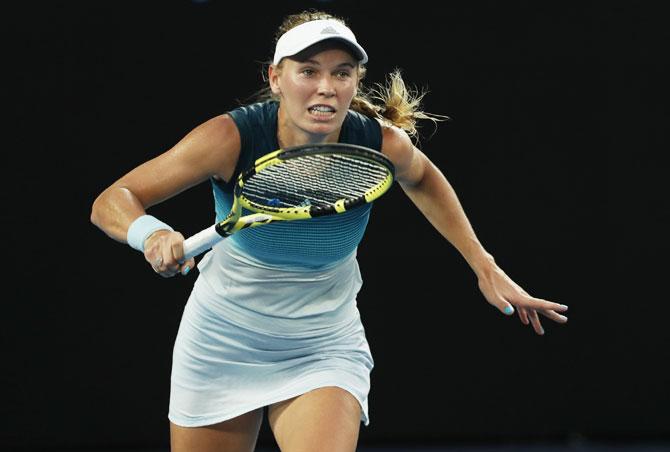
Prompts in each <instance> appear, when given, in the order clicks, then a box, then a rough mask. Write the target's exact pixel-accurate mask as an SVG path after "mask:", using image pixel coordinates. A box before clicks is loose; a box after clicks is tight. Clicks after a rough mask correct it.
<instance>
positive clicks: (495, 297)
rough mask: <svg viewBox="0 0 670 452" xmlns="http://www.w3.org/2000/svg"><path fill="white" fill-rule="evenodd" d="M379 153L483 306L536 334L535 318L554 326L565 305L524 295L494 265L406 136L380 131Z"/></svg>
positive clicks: (443, 182)
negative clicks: (457, 256)
mask: <svg viewBox="0 0 670 452" xmlns="http://www.w3.org/2000/svg"><path fill="white" fill-rule="evenodd" d="M382 152H383V153H384V154H386V155H387V156H388V157H389V159H390V160H391V161H392V162H393V164H394V165H395V167H396V180H397V181H398V183H399V184H400V186H401V187H402V189H403V191H404V192H405V194H406V195H407V196H408V197H409V198H410V199H411V200H412V202H413V203H414V205H415V206H416V207H417V208H418V209H419V211H421V213H422V214H423V215H424V216H425V217H426V219H427V220H428V221H429V222H430V223H431V224H432V225H433V227H434V228H435V229H436V230H437V231H438V232H439V233H440V234H441V235H442V236H443V237H445V238H446V239H447V240H448V241H449V242H450V243H451V244H452V245H453V246H454V247H455V248H456V249H457V250H458V251H459V253H461V255H462V256H463V258H464V259H465V260H466V262H467V263H468V265H470V267H471V268H472V270H473V271H474V273H475V274H476V275H477V278H478V283H479V288H480V290H481V291H482V293H483V294H484V296H485V297H486V299H487V301H488V302H489V303H490V304H492V305H493V306H495V307H497V308H498V309H499V310H500V311H501V312H503V313H505V314H507V315H511V314H513V313H514V309H513V308H512V306H515V307H516V308H517V310H518V311H519V317H520V319H521V321H522V322H523V323H524V324H528V323H531V324H532V325H533V328H534V329H535V331H536V332H537V333H538V334H543V333H544V330H543V328H542V325H541V324H540V321H539V318H538V315H537V314H538V313H540V314H542V315H544V316H545V317H547V318H549V319H551V320H554V321H556V322H559V323H564V322H566V321H567V317H565V316H563V315H561V314H559V313H558V312H564V311H566V310H567V306H565V305H562V304H558V303H553V302H550V301H547V300H543V299H539V298H535V297H532V296H530V295H529V294H528V293H527V292H526V291H525V290H524V289H523V288H521V287H520V286H519V285H518V284H516V283H515V282H514V281H512V279H511V278H510V277H509V276H507V275H506V274H505V272H503V271H502V270H501V269H500V267H498V265H497V264H496V262H495V260H494V258H493V256H492V255H491V254H490V253H488V252H487V251H486V250H485V249H484V247H483V246H482V244H481V243H480V241H479V239H478V238H477V235H476V234H475V232H474V230H473V228H472V225H471V224H470V221H469V220H468V218H467V216H466V215H465V212H464V210H463V207H462V206H461V203H460V201H459V199H458V196H457V195H456V192H455V191H454V189H453V187H452V186H451V184H450V183H449V181H448V180H447V178H446V177H445V176H444V174H443V173H442V171H441V170H440V169H439V168H437V166H435V164H433V162H431V161H430V159H428V157H426V155H425V154H424V153H423V152H421V151H420V150H419V149H417V148H416V147H415V146H414V145H413V144H412V141H411V139H410V138H409V136H408V135H407V133H406V132H404V131H403V130H401V129H399V128H396V127H384V128H383V139H382Z"/></svg>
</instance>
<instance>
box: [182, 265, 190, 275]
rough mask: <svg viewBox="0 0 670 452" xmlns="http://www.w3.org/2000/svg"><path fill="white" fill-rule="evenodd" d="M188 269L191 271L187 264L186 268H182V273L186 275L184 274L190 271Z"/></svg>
mask: <svg viewBox="0 0 670 452" xmlns="http://www.w3.org/2000/svg"><path fill="white" fill-rule="evenodd" d="M190 271H191V267H190V266H189V265H187V266H186V268H185V269H184V271H183V272H182V275H184V276H186V275H188V272H190Z"/></svg>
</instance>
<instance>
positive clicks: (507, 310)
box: [505, 306, 514, 315]
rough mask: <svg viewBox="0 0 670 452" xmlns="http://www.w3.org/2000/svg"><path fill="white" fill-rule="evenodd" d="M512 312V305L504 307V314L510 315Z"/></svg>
mask: <svg viewBox="0 0 670 452" xmlns="http://www.w3.org/2000/svg"><path fill="white" fill-rule="evenodd" d="M512 313H514V308H513V307H512V306H507V307H506V308H505V314H507V315H510V314H512Z"/></svg>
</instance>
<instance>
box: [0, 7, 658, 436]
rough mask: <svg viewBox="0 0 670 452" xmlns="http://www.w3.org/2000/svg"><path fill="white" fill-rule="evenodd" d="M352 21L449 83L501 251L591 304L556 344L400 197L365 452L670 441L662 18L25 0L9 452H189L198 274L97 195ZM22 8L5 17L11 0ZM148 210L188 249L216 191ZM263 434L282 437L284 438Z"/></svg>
mask: <svg viewBox="0 0 670 452" xmlns="http://www.w3.org/2000/svg"><path fill="white" fill-rule="evenodd" d="M309 7H315V8H320V9H324V10H326V11H328V12H331V13H334V14H337V15H341V16H343V17H344V18H346V19H348V22H349V25H350V26H351V27H352V29H353V30H354V32H355V33H356V35H357V37H358V39H359V41H360V42H361V43H363V45H364V46H365V48H366V50H367V51H368V53H369V55H370V62H369V63H368V77H367V82H368V83H375V82H381V81H383V80H384V77H385V74H387V73H388V72H390V71H391V70H393V69H394V68H396V67H399V68H401V69H402V71H403V75H404V78H405V80H406V82H408V83H409V84H411V85H414V86H416V87H417V88H427V89H428V90H429V91H430V92H429V94H428V95H427V96H426V98H425V102H424V107H425V109H426V110H427V111H429V112H433V113H439V114H444V115H448V116H450V117H452V119H453V120H452V121H451V122H449V123H441V124H440V125H439V126H438V127H437V130H435V129H434V128H433V126H432V125H431V123H425V124H424V125H423V128H422V137H421V147H422V148H423V149H424V151H425V152H426V153H427V155H428V156H429V157H430V158H431V159H432V160H433V161H434V162H435V163H436V164H437V165H438V166H439V167H440V168H441V169H442V170H443V171H444V173H445V174H446V176H447V178H448V179H449V180H450V182H451V183H452V185H453V186H454V188H455V189H456V191H457V193H458V194H459V197H460V199H461V202H462V204H463V206H464V208H465V210H466V213H467V214H468V216H469V218H470V220H471V222H472V223H473V226H474V228H475V230H476V231H477V233H478V235H479V237H480V239H481V241H482V243H483V244H484V246H485V247H486V248H487V249H488V250H489V251H490V252H491V253H492V254H493V255H494V256H495V258H496V260H497V261H498V263H499V264H500V266H501V267H502V268H503V269H504V270H505V271H506V272H507V273H508V274H509V275H510V276H511V277H512V278H513V279H514V280H515V281H517V282H518V283H519V284H520V285H521V286H523V287H524V288H525V289H526V290H528V291H529V292H530V293H531V294H534V295H536V296H539V297H542V298H546V299H549V300H552V301H557V302H561V303H565V304H568V305H569V306H570V312H569V317H570V321H569V323H568V324H566V325H562V326H561V325H557V324H553V323H551V322H550V321H548V320H546V319H545V321H544V322H543V324H544V326H545V329H546V332H547V334H546V335H545V336H544V337H538V336H536V335H535V334H534V333H533V331H532V329H531V328H529V327H525V326H523V325H522V324H521V323H520V322H519V321H518V318H517V317H515V318H506V317H505V316H503V315H502V314H500V313H499V312H498V311H496V310H495V309H494V308H493V307H491V306H490V305H488V304H487V303H486V301H485V300H484V298H483V296H482V295H481V294H480V293H479V291H478V289H477V281H476V279H475V277H474V274H473V273H472V272H471V271H470V269H469V268H468V266H467V264H466V263H465V261H464V260H463V259H462V258H461V257H460V255H458V253H457V252H456V251H455V250H454V249H453V248H452V247H451V246H450V245H449V244H448V243H447V242H446V241H445V240H443V239H442V238H440V237H439V236H438V234H437V233H436V232H435V231H434V230H433V229H432V228H431V226H430V225H429V224H428V222H427V221H426V220H425V219H424V218H423V217H422V216H421V215H420V214H419V213H418V211H416V209H415V208H414V207H413V206H412V205H411V203H410V202H409V201H408V200H407V199H406V198H405V196H404V195H403V193H402V191H401V190H400V188H399V187H397V186H396V187H394V188H393V189H392V190H391V191H390V192H389V194H388V195H387V196H386V197H384V198H383V199H382V200H380V201H379V202H378V203H377V204H376V205H375V208H374V213H373V216H372V218H371V222H370V225H369V229H368V234H367V235H366V237H365V239H364V240H363V242H362V244H361V246H360V247H359V260H360V264H361V268H362V272H363V276H364V280H365V285H364V288H363V289H362V292H361V293H360V296H359V300H358V301H359V310H360V312H361V315H362V317H363V322H364V325H365V326H366V332H367V336H368V340H369V342H370V345H371V348H372V351H373V356H374V358H375V369H374V370H373V373H372V391H371V393H370V415H371V424H370V426H369V427H367V428H362V430H361V444H376V443H396V444H410V443H432V444H437V443H440V444H442V443H446V444H454V443H455V442H470V441H495V442H505V441H539V440H548V441H558V442H565V443H569V444H579V443H581V442H585V441H591V440H594V441H596V440H606V441H613V442H627V441H642V440H663V439H669V438H670V422H669V421H670V394H669V390H668V383H669V381H668V380H669V378H668V376H669V374H670V373H669V372H668V371H667V370H666V366H667V362H668V358H670V353H669V352H668V345H669V342H670V341H669V339H670V334H668V329H667V326H666V324H667V319H668V311H669V309H668V307H667V305H668V301H669V300H668V295H667V289H666V287H665V284H664V283H665V279H667V277H666V273H667V272H666V269H667V253H668V244H667V241H666V240H665V239H664V237H663V234H664V232H665V226H666V225H667V224H668V222H667V210H668V209H667V203H666V202H665V199H664V194H665V192H666V191H667V190H665V184H664V180H663V173H664V168H665V166H664V163H662V160H660V159H659V156H660V154H661V153H662V151H665V150H667V148H668V146H667V145H668V140H667V125H668V118H669V116H670V114H669V110H668V106H667V102H666V101H665V97H666V94H667V88H666V87H665V84H667V81H668V80H669V79H670V78H669V77H668V75H669V74H668V68H667V48H668V47H667V42H668V40H667V37H668V36H667V35H668V32H667V31H665V28H664V27H665V25H664V24H663V22H662V20H661V17H662V15H661V14H660V11H657V10H654V9H652V8H650V7H646V6H643V4H642V6H641V5H640V4H639V3H637V2H635V3H633V2H630V3H628V4H626V3H622V4H613V3H609V2H608V3H606V4H605V3H603V4H600V3H593V2H575V3H567V4H566V3H564V2H550V3H546V2H530V1H529V2H443V3H442V4H433V3H432V2H424V1H414V2H411V3H407V4H400V5H396V6H392V5H391V4H389V3H387V2H373V1H368V2H365V1H330V2H327V1H322V2H317V1H293V2H273V3H271V4H270V3H268V4H266V3H259V2H224V1H209V2H206V1H205V2H190V1H186V0H184V1H170V2H158V1H156V2H55V3H54V2H26V3H22V4H21V7H20V8H19V9H17V6H16V5H14V6H12V11H11V14H9V13H10V11H9V9H7V10H6V11H5V14H3V19H2V22H3V27H2V30H1V31H0V33H2V48H3V60H4V61H5V64H4V69H3V79H4V80H5V83H3V89H2V103H3V107H4V113H3V116H4V121H3V128H4V129H5V130H4V131H3V138H4V140H3V141H4V146H3V150H4V155H5V164H4V165H3V168H4V172H5V178H4V179H5V180H4V182H3V190H2V192H3V194H2V201H3V205H5V206H6V207H5V209H3V210H4V211H3V212H2V224H3V235H4V238H5V241H6V243H7V244H9V251H10V253H9V256H10V259H9V260H7V261H6V262H5V269H4V270H5V271H4V277H3V281H4V284H3V286H4V290H3V296H2V298H3V309H2V314H1V315H0V320H1V322H2V329H1V333H0V338H1V340H2V351H3V355H4V357H3V358H4V359H3V360H2V368H1V369H2V377H1V378H2V380H1V381H0V388H1V389H2V394H1V396H2V400H1V401H0V419H1V420H2V422H0V446H4V447H7V448H19V447H44V448H47V447H52V448H68V447H72V448H77V447H78V448H104V447H117V448H121V447H128V448H130V447H166V446H167V444H168V421H167V408H168V397H169V379H170V366H171V353H172V346H173V341H174V338H175V336H176V332H177V328H178V324H179V320H180V317H181V313H182V310H183V306H184V303H185V301H186V299H187V297H188V294H189V291H190V288H191V286H192V284H193V282H194V280H195V278H196V277H197V272H192V273H191V274H190V275H188V277H185V278H183V277H176V278H172V279H169V280H164V279H162V278H160V277H158V276H156V275H154V274H153V273H152V271H151V269H150V268H149V266H148V265H147V264H146V263H145V262H144V261H143V259H142V257H141V255H139V254H138V253H137V252H136V251H134V250H132V249H130V248H129V247H127V246H124V245H121V244H118V243H115V242H114V241H112V240H110V239H109V238H107V237H106V236H105V234H104V233H102V232H101V231H100V230H98V229H97V228H96V227H95V226H93V225H92V224H91V223H90V222H89V215H90V207H91V204H92V202H93V200H94V199H95V197H96V196H97V195H98V194H99V193H100V192H101V191H102V190H104V189H105V188H106V187H107V186H108V185H109V184H111V183H112V182H113V181H114V180H115V179H116V178H118V177H120V176H121V175H122V174H124V173H125V172H127V171H129V170H130V169H132V168H133V167H134V166H136V165H137V164H139V163H141V162H143V161H145V160H147V159H149V158H152V157H153V156H155V155H157V154H159V153H161V152H163V151H165V150H167V149H168V148H170V147H171V146H172V145H174V144H175V143H176V142H177V141H178V140H179V139H180V138H181V137H183V136H184V135H185V134H186V133H187V132H188V131H189V130H191V129H192V128H194V127H195V126H196V125H198V124H199V123H201V122H203V121H205V120H206V119H209V118H210V117H212V116H215V115H218V114H221V113H223V112H225V111H226V110H228V109H231V108H234V107H236V106H237V105H238V101H243V100H244V99H246V98H247V97H248V96H250V95H251V94H253V93H254V92H255V91H256V90H257V89H258V88H260V87H261V86H262V83H263V82H262V80H261V76H260V69H261V65H260V62H261V61H265V60H268V59H269V58H270V57H271V55H272V52H273V48H272V37H273V35H274V32H275V30H276V28H277V27H278V25H279V24H280V22H281V19H282V17H283V16H284V15H286V14H290V13H295V12H299V11H300V10H302V9H305V8H309ZM3 8H8V6H3ZM150 213H152V214H154V215H156V216H158V217H159V218H161V219H163V220H164V221H166V222H167V223H169V224H171V225H173V226H175V227H176V228H177V229H179V230H181V231H182V232H183V233H184V235H186V236H188V235H190V234H193V233H195V232H198V231H199V230H200V229H202V228H203V227H205V226H207V225H209V224H210V222H211V221H212V220H213V216H214V213H213V201H212V199H211V194H210V188H209V186H208V185H207V184H202V185H201V186H198V187H195V188H193V189H191V190H189V191H188V192H185V193H183V194H181V195H180V196H178V197H176V198H173V199H171V200H169V201H166V202H165V203H164V204H161V205H160V206H157V207H155V208H153V209H152V210H151V211H150ZM260 444H272V439H271V434H270V432H269V428H268V427H267V425H264V427H263V430H262V432H261V442H260Z"/></svg>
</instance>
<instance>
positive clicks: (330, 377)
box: [168, 101, 381, 427]
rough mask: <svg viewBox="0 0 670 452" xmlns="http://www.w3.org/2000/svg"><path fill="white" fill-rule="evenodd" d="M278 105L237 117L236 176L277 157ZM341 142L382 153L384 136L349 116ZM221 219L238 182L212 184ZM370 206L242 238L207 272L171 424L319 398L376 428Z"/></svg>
mask: <svg viewBox="0 0 670 452" xmlns="http://www.w3.org/2000/svg"><path fill="white" fill-rule="evenodd" d="M277 111H278V104H277V103H276V102H273V101H268V102H263V103H257V104H252V105H249V106H246V107H240V108H238V109H235V110H232V111H231V112H229V114H230V115H231V117H232V118H233V120H234V121H235V123H236V125H237V127H238V129H239V131H240V136H241V139H242V147H241V151H240V158H239V160H238V163H237V167H236V169H235V175H234V177H233V178H231V180H233V181H234V180H235V179H236V176H237V175H238V174H239V173H240V172H242V171H244V170H245V169H246V168H248V167H250V166H251V164H252V162H254V161H255V160H256V159H257V158H258V157H260V156H262V155H264V154H266V153H268V152H271V151H275V150H277V149H278V148H279V145H278V143H277V138H276V137H277ZM340 142H341V143H350V144H357V145H362V146H367V147H369V148H372V149H376V150H380V149H381V128H380V126H379V123H378V122H377V121H376V120H374V119H371V118H368V117H366V116H363V115H360V114H358V113H356V112H353V111H350V112H349V113H348V114H347V117H346V119H345V121H344V124H343V126H342V130H341V133H340ZM212 189H213V193H214V201H215V211H216V219H217V221H220V220H222V219H223V218H224V217H225V215H226V214H227V213H228V211H229V210H230V206H231V204H232V191H233V184H230V183H223V182H219V181H216V180H212ZM370 209H371V206H370V205H369V204H367V205H363V206H359V207H357V208H355V209H352V210H351V211H348V212H345V213H343V214H340V215H336V216H331V217H320V218H315V219H311V220H306V221H291V222H279V223H272V224H268V225H264V226H261V227H259V228H249V229H244V230H242V231H240V232H238V233H236V234H234V235H233V236H231V237H230V238H228V239H226V240H223V241H222V242H220V243H219V244H217V245H216V246H214V248H213V249H212V250H211V251H209V252H208V253H207V254H205V255H204V256H203V258H202V259H201V260H200V262H199V263H198V270H199V275H198V278H197V280H196V282H195V285H194V287H193V290H192V292H191V295H190V297H189V299H188V302H187V303H186V306H185V308H184V312H183V315H182V319H181V323H180V326H179V331H178V333H177V338H176V341H175V345H174V352H173V359H172V375H171V387H170V408H169V414H168V418H169V419H170V421H171V422H173V423H174V424H177V425H180V426H184V427H196V426H205V425H211V424H214V423H217V422H221V421H225V420H227V419H231V418H234V417H236V416H239V415H241V414H244V413H246V412H249V411H252V410H255V409H257V408H261V407H265V406H267V405H270V404H273V403H276V402H279V401H282V400H286V399H290V398H292V397H295V396H298V395H300V394H304V393H305V392H308V391H311V390H313V389H316V388H320V387H325V386H337V387H340V388H343V389H345V390H346V391H348V392H350V393H351V394H352V395H353V396H354V397H355V398H356V399H357V400H358V402H359V404H360V406H361V420H362V422H364V424H365V425H368V423H369V416H368V393H369V391H370V373H371V371H372V368H373V359H372V355H371V353H370V347H369V345H368V342H367V340H366V338H365V331H364V328H363V325H362V323H361V319H360V315H359V311H358V308H357V304H356V303H357V302H356V296H357V293H358V291H359V290H360V288H361V285H362V280H361V274H360V271H359V268H358V262H357V260H356V248H357V246H358V244H359V243H360V240H361V239H362V237H363V233H364V232H365V228H366V226H367V223H368V218H369V215H370Z"/></svg>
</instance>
